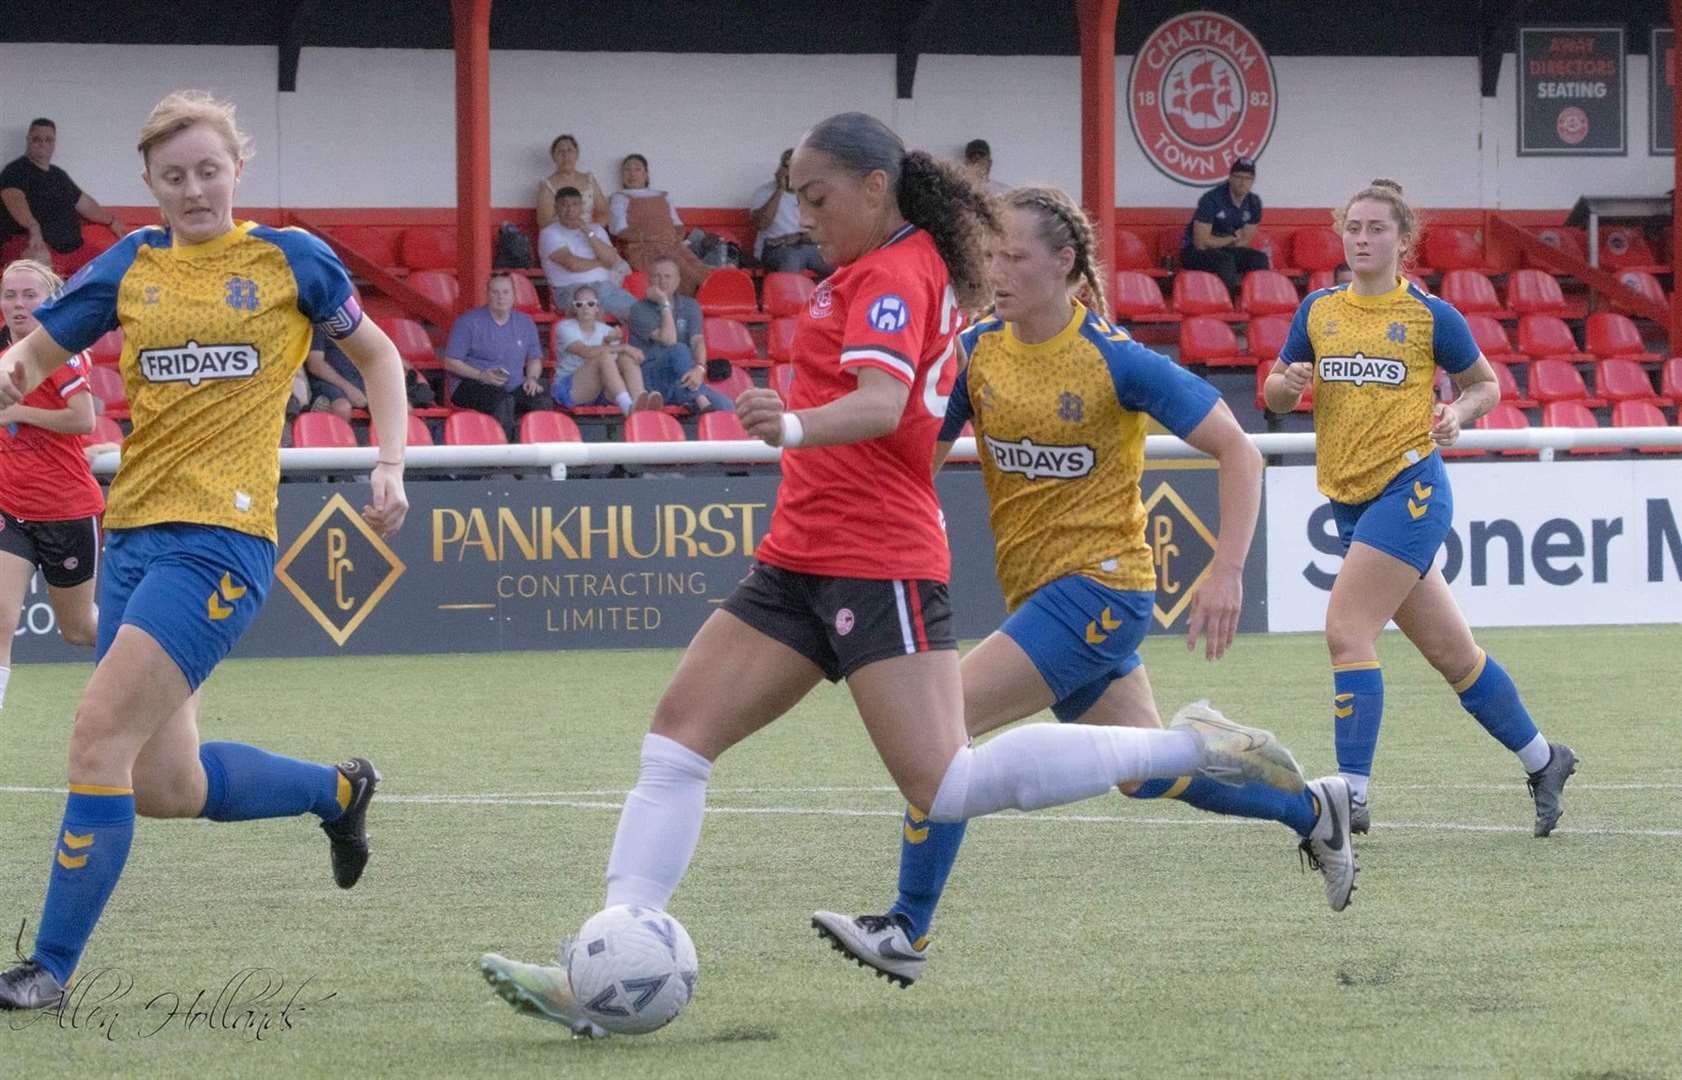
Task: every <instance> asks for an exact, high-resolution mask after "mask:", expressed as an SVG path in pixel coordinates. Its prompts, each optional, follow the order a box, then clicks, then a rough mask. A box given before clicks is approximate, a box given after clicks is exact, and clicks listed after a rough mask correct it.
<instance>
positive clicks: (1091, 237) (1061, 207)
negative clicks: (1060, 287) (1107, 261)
mask: <svg viewBox="0 0 1682 1080" xmlns="http://www.w3.org/2000/svg"><path fill="white" fill-rule="evenodd" d="M1003 200H1004V204H1005V205H1006V206H1009V207H1011V208H1013V209H1016V210H1028V211H1031V212H1032V213H1033V214H1034V215H1035V216H1036V217H1038V218H1039V222H1040V231H1039V237H1040V240H1041V242H1043V243H1044V244H1045V246H1046V247H1047V248H1049V249H1051V250H1052V251H1061V250H1062V249H1063V248H1073V249H1074V252H1075V265H1074V266H1073V267H1072V268H1071V269H1070V271H1069V280H1068V282H1067V284H1068V285H1069V286H1071V287H1078V289H1079V291H1078V293H1077V294H1076V295H1077V296H1078V297H1079V298H1080V302H1081V303H1083V304H1085V305H1086V307H1087V310H1088V311H1091V312H1093V313H1094V314H1096V315H1098V316H1099V317H1100V318H1104V319H1108V318H1109V317H1110V301H1109V294H1108V293H1107V292H1106V291H1105V289H1104V264H1103V263H1101V262H1099V261H1098V237H1097V235H1096V234H1095V233H1094V232H1093V229H1092V221H1091V220H1090V219H1089V218H1088V217H1087V216H1086V211H1084V210H1082V209H1081V208H1080V205H1079V204H1078V203H1076V202H1075V200H1074V199H1072V198H1070V197H1069V194H1068V192H1066V191H1063V190H1062V189H1061V188H1054V187H1021V188H1015V189H1014V190H1012V191H1009V192H1007V193H1006V194H1005V195H1004V196H1003Z"/></svg>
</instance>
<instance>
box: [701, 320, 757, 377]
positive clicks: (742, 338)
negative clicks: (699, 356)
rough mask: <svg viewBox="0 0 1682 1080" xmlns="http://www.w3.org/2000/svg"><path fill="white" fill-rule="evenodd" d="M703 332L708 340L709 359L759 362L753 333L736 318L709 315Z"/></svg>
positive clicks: (745, 362) (742, 362)
mask: <svg viewBox="0 0 1682 1080" xmlns="http://www.w3.org/2000/svg"><path fill="white" fill-rule="evenodd" d="M701 333H702V336H703V337H705V339H706V342H707V359H708V360H730V361H733V362H735V363H738V364H748V365H750V366H751V365H753V364H756V363H758V361H759V350H758V349H756V348H754V344H753V335H752V334H750V333H748V328H747V327H745V326H743V325H742V324H741V323H739V322H737V321H736V320H735V319H726V318H718V317H713V316H708V317H707V319H706V320H705V321H704V322H703V323H702V330H701Z"/></svg>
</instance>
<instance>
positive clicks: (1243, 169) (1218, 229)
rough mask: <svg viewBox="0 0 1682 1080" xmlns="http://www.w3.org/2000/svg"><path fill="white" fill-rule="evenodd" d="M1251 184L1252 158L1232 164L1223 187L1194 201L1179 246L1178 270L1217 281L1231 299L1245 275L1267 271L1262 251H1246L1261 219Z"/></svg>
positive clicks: (1253, 165)
mask: <svg viewBox="0 0 1682 1080" xmlns="http://www.w3.org/2000/svg"><path fill="white" fill-rule="evenodd" d="M1255 183H1256V161H1255V159H1254V158H1238V159H1237V160H1236V161H1234V162H1233V163H1232V168H1231V169H1230V170H1229V171H1228V174H1227V178H1226V183H1224V184H1221V185H1220V186H1219V187H1213V188H1210V189H1209V190H1208V191H1205V192H1204V193H1203V197H1202V198H1201V199H1198V200H1197V212H1196V213H1194V214H1192V216H1191V223H1190V224H1188V225H1187V226H1186V235H1185V239H1184V240H1183V241H1181V245H1180V265H1181V266H1183V267H1185V268H1186V269H1187V270H1207V271H1209V272H1210V273H1211V274H1215V275H1217V276H1219V277H1220V279H1221V280H1222V281H1224V282H1226V287H1227V289H1228V290H1229V291H1230V292H1231V293H1232V295H1233V296H1234V297H1236V296H1237V295H1238V287H1239V285H1240V284H1241V283H1242V282H1243V279H1244V275H1245V274H1248V273H1249V272H1250V271H1252V270H1266V269H1267V268H1268V261H1267V252H1265V251H1257V250H1255V249H1254V248H1252V247H1250V241H1251V240H1252V239H1254V238H1255V235H1256V226H1257V225H1258V224H1259V223H1260V222H1261V216H1262V202H1261V196H1260V195H1257V194H1256V193H1255V192H1253V191H1251V190H1250V189H1251V188H1252V187H1254V186H1255Z"/></svg>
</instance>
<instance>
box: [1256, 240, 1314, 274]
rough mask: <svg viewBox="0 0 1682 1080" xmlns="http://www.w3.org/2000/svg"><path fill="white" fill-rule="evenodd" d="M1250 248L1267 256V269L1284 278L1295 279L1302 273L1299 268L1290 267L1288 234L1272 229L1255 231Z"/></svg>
mask: <svg viewBox="0 0 1682 1080" xmlns="http://www.w3.org/2000/svg"><path fill="white" fill-rule="evenodd" d="M1250 246H1251V247H1252V248H1254V249H1255V250H1257V251H1259V252H1261V253H1262V254H1264V255H1266V256H1267V268H1268V269H1269V270H1272V271H1274V272H1275V273H1280V274H1284V275H1285V276H1286V277H1296V276H1297V275H1299V274H1301V273H1302V270H1301V269H1300V268H1299V267H1295V266H1292V265H1291V259H1290V251H1291V238H1290V235H1289V234H1288V233H1283V232H1279V231H1277V230H1273V229H1257V230H1256V235H1255V237H1254V239H1252V240H1251V242H1250Z"/></svg>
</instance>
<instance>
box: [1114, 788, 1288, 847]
mask: <svg viewBox="0 0 1682 1080" xmlns="http://www.w3.org/2000/svg"><path fill="white" fill-rule="evenodd" d="M1132 797H1133V798H1135V799H1178V800H1180V801H1181V802H1183V803H1185V804H1187V805H1188V806H1195V807H1197V808H1198V809H1199V810H1207V811H1208V812H1209V813H1211V814H1227V815H1229V816H1231V817H1248V818H1261V819H1263V820H1265V821H1277V822H1281V823H1283V824H1285V825H1288V826H1289V827H1290V828H1292V829H1295V830H1296V832H1297V834H1298V835H1300V836H1307V835H1308V834H1309V833H1310V832H1312V831H1314V819H1315V817H1316V816H1317V815H1316V814H1315V813H1314V797H1313V796H1312V795H1310V794H1309V793H1308V791H1307V790H1306V789H1305V790H1303V791H1302V792H1300V793H1298V794H1296V795H1288V794H1286V793H1285V792H1283V791H1280V790H1279V789H1278V788H1276V787H1269V786H1268V785H1266V784H1256V783H1250V784H1242V785H1240V786H1238V787H1233V786H1232V785H1230V784H1222V783H1219V782H1217V781H1214V780H1210V779H1209V778H1208V777H1205V776H1182V777H1180V778H1179V779H1178V780H1147V781H1145V782H1144V783H1143V784H1141V785H1139V790H1137V791H1135V792H1133V793H1132Z"/></svg>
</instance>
